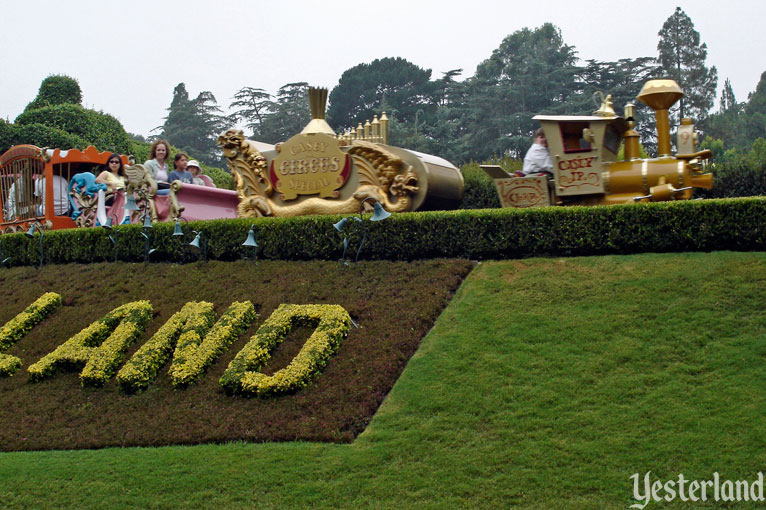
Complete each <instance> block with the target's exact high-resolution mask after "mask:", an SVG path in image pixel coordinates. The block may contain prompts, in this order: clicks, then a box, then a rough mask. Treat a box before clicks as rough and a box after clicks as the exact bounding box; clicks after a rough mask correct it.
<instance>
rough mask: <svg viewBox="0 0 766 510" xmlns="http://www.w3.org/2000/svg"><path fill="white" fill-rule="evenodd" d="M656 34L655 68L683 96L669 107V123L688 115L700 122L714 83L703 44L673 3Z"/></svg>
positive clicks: (704, 117) (711, 98) (715, 73)
mask: <svg viewBox="0 0 766 510" xmlns="http://www.w3.org/2000/svg"><path fill="white" fill-rule="evenodd" d="M658 35H659V36H660V42H659V44H658V45H657V50H658V51H659V59H658V60H659V65H660V69H659V70H660V72H661V73H662V75H663V76H665V77H668V78H671V79H673V80H675V81H676V83H678V84H679V85H680V86H681V89H682V90H683V91H684V97H682V98H681V99H680V100H679V101H678V105H677V106H676V107H674V108H672V109H671V112H670V114H671V118H672V119H674V121H673V124H678V121H679V119H681V118H684V117H690V118H693V119H695V120H697V121H698V122H700V123H701V124H702V125H703V126H704V125H705V121H706V120H707V115H708V111H709V110H710V108H711V107H712V106H713V101H714V99H715V89H716V87H717V85H718V71H717V70H716V68H715V67H711V68H709V69H708V68H707V66H705V60H706V59H707V45H705V43H702V44H700V35H699V32H697V31H696V30H695V29H694V23H692V20H691V18H689V16H688V15H687V14H686V13H685V12H684V11H683V10H682V9H681V8H680V7H676V10H675V12H674V13H673V14H672V15H671V16H670V17H669V18H668V19H667V20H666V21H665V23H664V24H663V25H662V30H660V32H659V33H658Z"/></svg>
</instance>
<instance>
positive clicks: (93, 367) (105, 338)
mask: <svg viewBox="0 0 766 510" xmlns="http://www.w3.org/2000/svg"><path fill="white" fill-rule="evenodd" d="M151 318H152V305H151V304H149V301H134V302H132V303H126V304H124V305H121V306H118V307H117V308H115V309H114V310H112V311H111V312H109V313H108V314H106V315H105V316H103V317H102V318H100V319H98V320H97V321H96V322H94V323H92V324H91V325H90V326H88V327H87V328H85V329H83V330H82V331H80V332H79V333H77V334H76V335H75V336H73V337H72V338H70V339H69V340H67V341H66V342H65V343H63V344H62V345H60V346H58V347H57V348H56V350H55V351H53V352H52V353H50V354H48V355H46V356H45V357H43V358H42V359H41V360H40V361H38V362H37V363H34V364H33V365H30V366H29V368H27V371H28V372H29V376H30V378H31V379H32V380H33V381H39V380H41V379H44V378H46V377H50V376H51V375H53V374H54V373H55V372H56V370H58V369H59V368H68V367H77V368H79V367H81V366H83V365H84V368H83V370H82V372H80V382H81V383H82V384H83V386H86V385H89V386H103V385H104V384H105V383H106V381H107V380H108V379H109V378H110V377H111V376H112V374H114V371H115V369H116V368H117V365H118V364H119V363H120V361H121V360H122V356H123V355H124V354H125V351H126V350H127V348H128V347H129V346H130V344H132V343H133V342H134V341H135V340H136V339H137V338H138V337H139V335H140V334H141V333H142V332H143V331H144V328H145V327H146V324H147V323H148V322H149V320H151Z"/></svg>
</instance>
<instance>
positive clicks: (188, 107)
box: [159, 83, 226, 164]
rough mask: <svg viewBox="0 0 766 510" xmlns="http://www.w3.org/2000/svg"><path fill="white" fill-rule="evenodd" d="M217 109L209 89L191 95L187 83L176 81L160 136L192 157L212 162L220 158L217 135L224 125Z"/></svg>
mask: <svg viewBox="0 0 766 510" xmlns="http://www.w3.org/2000/svg"><path fill="white" fill-rule="evenodd" d="M220 112H221V109H220V108H219V107H218V105H217V103H216V99H215V96H214V95H213V94H212V93H211V92H208V91H203V92H200V93H199V95H198V96H197V97H196V98H194V99H190V98H189V93H188V92H187V91H186V85H185V84H184V83H179V84H178V85H176V87H175V89H173V100H172V101H171V103H170V108H168V116H167V117H165V123H164V124H163V125H162V127H161V134H160V135H159V137H161V138H165V139H167V140H168V142H170V143H171V144H172V145H175V146H176V147H178V148H180V149H181V150H183V151H185V152H187V153H189V154H190V155H191V156H192V157H195V158H198V159H201V160H202V161H204V162H205V163H208V164H212V163H215V162H217V161H218V159H219V151H218V145H217V144H216V139H217V138H218V135H219V134H220V132H221V131H222V130H223V129H224V127H225V125H226V122H225V118H224V117H223V116H222V115H220Z"/></svg>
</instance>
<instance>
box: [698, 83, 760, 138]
mask: <svg viewBox="0 0 766 510" xmlns="http://www.w3.org/2000/svg"><path fill="white" fill-rule="evenodd" d="M744 107H745V105H744V104H742V103H738V102H737V99H736V98H735V97H734V90H733V89H732V86H731V82H730V81H729V79H728V78H727V79H726V81H725V82H724V86H723V90H722V91H721V99H720V102H719V109H718V112H717V113H714V114H712V115H711V116H710V119H709V121H708V125H709V129H708V132H707V133H706V134H707V135H708V136H710V137H712V138H713V139H718V140H720V141H721V142H722V144H723V145H724V146H725V147H726V148H727V149H731V148H734V147H739V148H742V149H746V148H747V146H748V145H750V144H751V141H750V140H749V139H748V138H747V133H746V130H747V123H746V120H745V108H744Z"/></svg>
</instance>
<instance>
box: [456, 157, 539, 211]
mask: <svg viewBox="0 0 766 510" xmlns="http://www.w3.org/2000/svg"><path fill="white" fill-rule="evenodd" d="M485 163H486V164H488V165H500V166H501V167H502V168H503V170H505V171H506V172H508V173H509V174H513V172H515V171H516V170H521V167H522V166H523V163H524V162H523V161H521V160H519V159H512V158H509V157H505V158H495V159H490V160H489V161H486V162H485ZM481 164H484V163H481ZM460 171H461V172H462V173H463V181H464V183H465V184H464V188H463V201H462V202H461V204H460V208H461V209H489V208H496V207H500V197H498V196H497V189H496V188H495V183H494V182H493V181H492V178H491V177H490V176H489V175H487V173H486V172H485V171H484V170H482V169H481V166H480V164H479V163H474V162H470V163H466V164H465V165H463V166H462V167H461V168H460Z"/></svg>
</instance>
